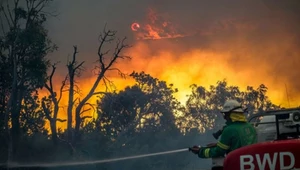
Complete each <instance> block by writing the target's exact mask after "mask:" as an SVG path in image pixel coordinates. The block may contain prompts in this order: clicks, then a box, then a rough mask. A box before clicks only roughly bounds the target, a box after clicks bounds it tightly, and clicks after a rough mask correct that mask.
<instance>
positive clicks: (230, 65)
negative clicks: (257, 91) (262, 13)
mask: <svg viewBox="0 0 300 170" xmlns="http://www.w3.org/2000/svg"><path fill="white" fill-rule="evenodd" d="M270 22H274V21H270ZM259 23H260V21H249V20H243V19H241V18H229V19H223V20H218V21H215V22H213V23H212V24H211V25H209V26H207V27H205V28H204V27H202V28H199V29H196V30H195V31H194V32H193V31H190V32H189V33H183V32H182V31H178V30H179V29H178V27H176V26H175V25H176V24H174V23H172V22H171V21H168V20H166V19H165V17H162V15H158V14H157V13H156V12H155V11H154V10H152V9H149V11H148V15H147V20H146V21H145V22H144V23H142V22H139V23H138V22H136V23H133V24H132V26H134V27H133V28H134V29H133V31H134V33H135V35H136V37H137V38H138V39H140V40H141V39H155V40H158V39H160V40H159V41H136V42H135V44H134V46H133V47H132V48H130V49H129V50H128V51H126V55H129V56H131V57H132V60H130V61H122V62H120V61H119V62H118V63H116V66H115V67H118V68H119V69H120V70H122V71H123V72H124V73H127V74H130V73H131V72H132V71H138V72H139V71H144V72H146V73H149V74H150V75H152V76H153V77H156V78H159V79H160V80H164V81H166V82H167V83H169V84H171V83H172V84H174V86H175V87H176V88H178V89H179V92H178V93H177V94H175V97H176V98H177V99H178V100H179V101H181V102H182V103H185V101H186V100H187V97H186V95H187V94H189V93H190V91H191V89H190V88H189V86H190V85H191V84H194V83H195V84H198V85H202V86H204V87H206V88H209V86H210V85H215V84H216V83H217V81H220V80H223V79H226V80H227V82H228V84H229V85H235V86H239V87H240V89H241V90H245V89H246V87H247V86H254V87H258V86H259V85H260V84H265V85H266V86H267V87H268V88H269V90H268V94H267V95H268V96H269V98H270V99H271V101H272V102H273V103H275V104H280V105H281V106H284V107H294V106H298V105H299V102H298V101H297V99H300V95H299V94H298V93H299V91H297V89H296V88H295V87H297V86H295V84H293V83H294V82H291V81H290V80H291V78H292V77H293V76H294V77H297V75H298V74H297V71H294V74H293V71H290V68H291V67H292V66H293V64H295V63H297V62H298V61H299V60H297V56H298V55H299V52H300V51H298V50H295V49H296V48H295V44H293V37H292V36H290V34H289V32H285V31H283V30H282V28H281V27H280V26H278V25H276V22H274V24H275V25H276V26H278V27H279V28H276V27H274V28H273V29H272V30H268V32H267V33H264V34H267V36H266V38H260V36H258V37H259V38H258V39H255V38H254V39H250V38H249V37H251V36H252V35H255V33H256V32H257V31H258V30H259V29H260V28H261V27H264V25H259ZM261 23H263V24H268V23H265V22H261ZM137 28H138V29H137ZM232 32H234V34H233V33H232ZM227 33H228V34H227ZM189 35H194V36H193V37H192V38H193V39H192V40H190V39H185V38H191V37H187V36H189ZM232 35H233V36H232ZM178 37H181V39H180V41H173V40H172V39H173V38H178ZM184 37H185V38H184ZM277 39H280V41H275V40H277ZM195 40H196V41H195ZM203 44H204V45H203ZM287 51H289V52H290V51H292V52H290V53H289V57H291V58H293V59H294V61H292V60H291V61H290V60H287V59H286V58H285V57H286V52H287ZM286 73H288V75H290V76H286V75H287V74H286ZM109 78H110V80H112V81H113V82H114V83H115V85H116V88H117V90H122V89H123V88H124V87H126V86H128V85H132V84H133V83H134V81H133V80H132V79H130V78H129V79H123V78H121V77H120V76H115V75H114V74H110V76H109ZM61 80H62V77H58V78H57V79H56V80H55V82H61ZM94 80H95V77H94V75H87V76H86V77H84V78H83V77H82V78H80V79H79V83H78V84H79V86H80V89H81V90H82V91H81V94H80V95H83V96H84V95H85V94H87V93H88V91H89V90H90V88H91V85H92V84H93V82H94ZM295 81H296V80H295ZM58 84H60V83H58ZM287 87H288V89H289V90H287V89H286V88H287ZM55 88H56V89H59V87H55ZM97 90H99V91H100V90H101V91H103V90H105V89H104V86H103V84H102V85H100V87H99V88H98V89H97ZM287 91H288V95H289V98H290V99H289V101H288V100H287ZM292 92H294V93H292ZM43 94H44V95H45V94H46V93H45V92H44V93H43ZM80 95H77V97H78V96H80ZM67 97H68V95H67V93H65V94H64V96H63V99H62V101H61V106H62V108H61V110H60V113H59V117H60V118H63V119H66V117H67V111H66V106H67V103H68V100H67ZM81 97H82V96H81ZM96 100H97V97H96V96H94V97H92V98H91V99H90V100H89V103H92V104H95V103H96ZM86 114H87V115H90V116H95V115H96V114H95V113H94V112H93V111H91V112H88V113H86ZM58 126H61V127H62V128H65V127H66V123H63V124H61V123H60V124H58Z"/></svg>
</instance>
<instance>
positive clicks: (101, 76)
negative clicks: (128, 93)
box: [75, 28, 130, 139]
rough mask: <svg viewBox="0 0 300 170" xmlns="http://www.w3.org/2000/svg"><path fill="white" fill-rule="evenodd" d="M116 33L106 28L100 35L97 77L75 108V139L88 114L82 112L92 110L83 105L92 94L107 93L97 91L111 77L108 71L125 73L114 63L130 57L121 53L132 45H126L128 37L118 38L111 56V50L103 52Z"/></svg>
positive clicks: (114, 38)
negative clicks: (108, 76)
mask: <svg viewBox="0 0 300 170" xmlns="http://www.w3.org/2000/svg"><path fill="white" fill-rule="evenodd" d="M116 33H117V32H116V31H112V30H106V29H105V28H104V30H103V33H102V34H100V36H99V41H100V44H99V46H98V50H97V54H98V60H97V66H96V69H97V72H96V75H97V77H96V80H95V82H94V84H93V85H92V88H91V89H90V91H89V92H88V94H86V95H85V97H83V99H81V100H80V101H79V103H78V105H77V107H76V109H75V139H78V138H79V128H80V126H81V123H82V122H83V121H84V119H85V118H87V117H86V116H81V115H82V113H84V112H86V111H88V110H90V109H83V107H84V106H85V105H89V103H87V102H88V100H89V99H90V98H91V97H92V96H94V95H98V94H103V93H105V92H98V91H96V89H97V87H98V86H99V83H100V81H101V80H102V81H104V82H107V81H109V79H108V78H107V77H106V73H107V72H108V71H118V73H119V74H121V75H124V74H122V72H121V71H120V70H119V69H118V68H114V67H113V65H114V64H115V63H116V61H117V60H119V59H126V58H127V59H130V57H129V56H125V55H122V54H121V52H122V51H123V50H124V49H125V48H129V47H130V46H129V45H126V44H125V43H124V42H125V40H126V37H124V38H123V39H122V40H120V39H117V42H116V47H115V49H114V51H113V53H112V54H111V56H110V57H109V56H108V54H109V52H110V50H108V51H105V52H103V50H104V45H105V44H106V43H111V42H113V41H114V40H116Z"/></svg>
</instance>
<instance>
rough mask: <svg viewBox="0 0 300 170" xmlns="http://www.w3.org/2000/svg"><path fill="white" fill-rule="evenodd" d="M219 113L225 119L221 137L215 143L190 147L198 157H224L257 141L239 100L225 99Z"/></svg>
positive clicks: (254, 131) (253, 129)
mask: <svg viewBox="0 0 300 170" xmlns="http://www.w3.org/2000/svg"><path fill="white" fill-rule="evenodd" d="M221 113H222V115H223V117H224V119H225V120H226V126H225V127H224V128H223V131H222V135H221V139H220V140H219V141H218V142H217V143H216V144H215V145H210V146H209V145H208V146H206V147H201V146H194V147H192V148H190V150H191V151H192V152H193V153H194V154H196V155H198V157H200V158H216V157H224V156H225V155H226V154H228V153H230V152H231V151H233V150H235V149H238V148H240V147H243V146H247V145H251V144H254V143H256V142H257V136H256V130H255V128H254V127H253V126H252V125H251V124H250V123H248V122H247V119H246V116H245V114H244V109H243V108H242V106H241V104H240V103H239V102H237V101H236V100H228V101H226V102H225V104H224V106H223V109H222V110H221Z"/></svg>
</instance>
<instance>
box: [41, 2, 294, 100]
mask: <svg viewBox="0 0 300 170" xmlns="http://www.w3.org/2000/svg"><path fill="white" fill-rule="evenodd" d="M53 8H55V9H56V11H57V13H58V14H59V15H58V16H57V17H56V18H52V19H50V21H49V22H48V25H47V27H48V28H49V33H50V36H51V37H52V39H53V41H54V42H55V43H56V44H57V45H58V46H59V51H57V52H55V53H54V54H52V55H51V56H50V57H52V58H53V60H60V61H62V62H66V56H68V55H70V54H71V53H72V46H73V45H78V48H79V52H80V53H79V55H80V57H81V58H80V59H84V60H87V62H88V63H90V64H91V63H92V62H93V61H94V60H95V59H96V48H97V45H98V41H97V36H98V35H99V33H100V32H101V30H102V29H103V27H104V25H105V23H107V27H108V28H111V29H115V30H117V31H118V35H119V36H120V37H122V36H127V37H128V40H129V43H130V44H132V45H133V48H132V49H131V50H130V52H132V53H133V54H135V55H133V60H132V61H130V62H126V63H125V64H126V65H125V64H120V67H121V68H124V69H123V70H125V71H126V72H131V71H132V70H145V71H146V72H149V73H150V74H152V73H153V75H155V76H160V74H159V73H157V70H156V71H155V70H153V69H156V68H158V67H160V68H162V67H163V66H157V67H154V66H153V67H152V66H148V65H147V64H140V63H138V62H136V60H135V59H138V60H145V61H147V62H148V63H150V62H151V63H154V64H155V63H156V64H157V65H159V64H160V62H161V61H163V60H170V61H172V62H175V61H179V60H180V61H182V62H194V63H195V62H199V63H203V62H206V61H219V62H223V63H224V65H226V68H227V67H228V68H230V70H231V74H230V75H228V76H231V79H237V80H236V82H237V83H240V84H249V83H250V84H249V85H251V82H259V83H265V84H267V86H268V87H271V88H273V89H280V90H281V91H283V90H284V86H285V85H287V87H288V93H289V97H290V98H291V99H292V100H296V99H300V89H299V88H298V87H299V86H300V80H299V79H298V78H299V76H300V71H299V69H298V67H299V64H300V49H299V45H300V41H299V38H300V32H299V30H300V22H299V21H300V14H299V13H300V12H299V11H300V1H299V0H287V1H282V0H222V1H208V0H189V1H185V2H184V1H180V0H164V1H161V0H144V1H137V0H126V1H121V0H106V1H99V0H90V1H79V0H64V1H55V2H54V3H53ZM149 9H153V10H154V11H155V13H156V14H158V15H159V16H161V17H162V18H163V19H164V20H166V21H170V22H172V24H173V25H174V27H175V29H176V30H177V31H178V32H179V33H180V34H182V35H186V36H184V37H183V38H176V39H162V40H136V38H137V37H136V34H137V33H136V32H133V31H132V30H131V28H130V26H131V24H132V23H133V22H137V23H139V24H141V25H142V24H147V22H149V20H147V19H149V18H147V14H148V11H149ZM195 50H200V51H201V50H202V51H206V52H207V51H209V52H212V53H215V54H218V55H211V56H209V57H210V58H208V59H207V58H205V59H204V57H203V56H205V55H199V56H198V57H190V58H189V57H187V58H186V59H183V58H180V56H188V55H184V54H187V53H190V52H192V51H195ZM136 51H138V53H136ZM165 51H170V54H171V57H169V58H166V59H164V58H162V57H161V55H160V54H161V52H165ZM178 65H179V66H180V65H181V64H178ZM203 65H205V64H203ZM128 66H129V67H128ZM128 68H130V69H128ZM201 68H202V69H206V67H204V66H203V67H201ZM180 70H181V71H184V70H185V68H184V67H182V68H180ZM162 72H163V71H162ZM234 73H236V74H234ZM195 74H196V73H195ZM202 74H204V73H202ZM195 76H196V75H195ZM233 76H235V77H233ZM222 78H228V77H226V76H223V77H222ZM238 80H239V81H240V82H239V81H238ZM195 81H197V79H196V78H195ZM241 82H242V83H241ZM170 83H171V82H170ZM194 83H197V82H194ZM274 91H276V90H274ZM282 93H285V91H284V92H282ZM282 100H283V99H282ZM296 104H297V105H298V104H299V103H298V102H296Z"/></svg>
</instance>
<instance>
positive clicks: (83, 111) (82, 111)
mask: <svg viewBox="0 0 300 170" xmlns="http://www.w3.org/2000/svg"><path fill="white" fill-rule="evenodd" d="M90 110H91V108H89V109H85V110H82V111H81V112H80V115H81V114H83V113H84V112H87V111H90Z"/></svg>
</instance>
